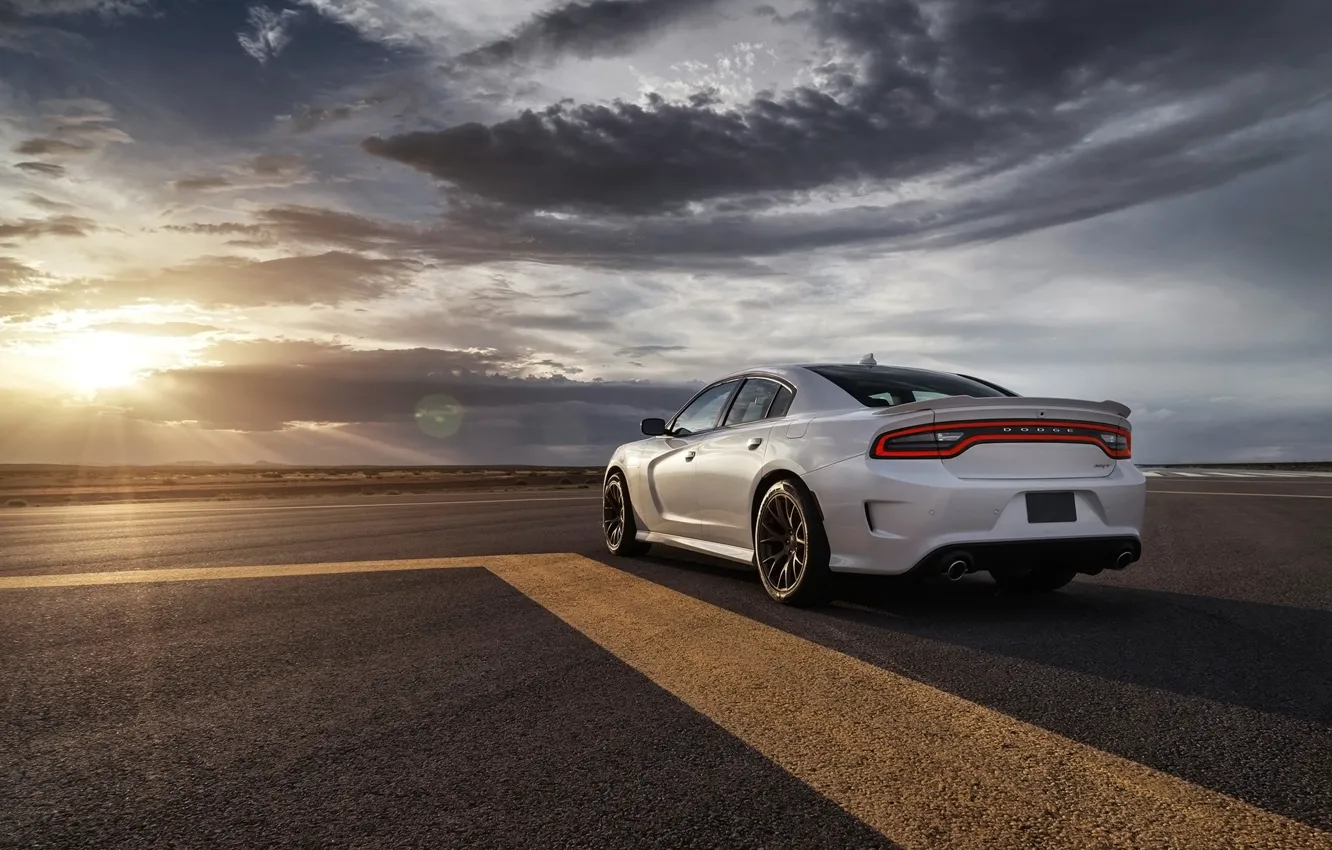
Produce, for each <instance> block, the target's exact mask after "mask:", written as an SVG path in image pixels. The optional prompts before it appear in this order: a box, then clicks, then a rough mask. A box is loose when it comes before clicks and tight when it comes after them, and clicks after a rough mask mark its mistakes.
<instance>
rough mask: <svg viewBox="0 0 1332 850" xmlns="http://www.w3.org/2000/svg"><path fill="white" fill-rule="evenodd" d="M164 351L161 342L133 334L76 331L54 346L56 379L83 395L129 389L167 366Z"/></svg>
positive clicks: (52, 350)
mask: <svg viewBox="0 0 1332 850" xmlns="http://www.w3.org/2000/svg"><path fill="white" fill-rule="evenodd" d="M161 349H162V345H161V341H160V340H152V339H147V338H145V337H138V336H133V335H131V334H121V333H97V332H82V333H79V332H75V333H72V334H70V335H69V336H68V337H66V338H65V339H63V340H61V341H59V342H57V343H54V344H53V345H52V346H51V353H52V355H53V356H52V360H53V366H54V368H53V371H54V373H55V374H54V375H53V377H54V378H55V379H56V380H58V381H60V382H61V383H62V384H64V385H65V386H66V387H67V388H68V389H70V390H72V391H73V392H75V393H77V394H79V395H83V396H92V395H95V394H96V393H97V392H99V391H101V390H109V389H115V388H118V387H127V386H130V385H132V384H133V383H134V382H135V381H137V380H138V379H139V378H140V377H141V376H142V375H144V374H146V373H148V372H150V371H152V370H153V369H155V368H163V367H164V366H165V365H167V364H166V362H164V361H166V357H164V353H163V352H162V350H161Z"/></svg>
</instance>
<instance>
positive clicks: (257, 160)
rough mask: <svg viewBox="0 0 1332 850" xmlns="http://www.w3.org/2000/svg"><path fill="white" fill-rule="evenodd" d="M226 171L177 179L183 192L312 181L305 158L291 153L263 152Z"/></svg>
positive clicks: (265, 186)
mask: <svg viewBox="0 0 1332 850" xmlns="http://www.w3.org/2000/svg"><path fill="white" fill-rule="evenodd" d="M226 172H227V173H225V174H193V175H190V176H189V177H183V178H181V179H178V180H174V181H172V183H171V186H172V188H174V189H176V190H177V191H180V192H213V191H219V190H229V189H268V188H284V187H287V186H293V185H295V184H297V183H304V182H308V180H309V176H308V175H307V174H306V171H305V166H304V162H303V160H302V159H301V158H300V157H299V156H294V155H289V154H262V155H260V156H256V157H253V158H251V159H248V160H246V161H244V162H241V163H239V164H236V165H233V166H231V167H230V168H228V169H227V170H226Z"/></svg>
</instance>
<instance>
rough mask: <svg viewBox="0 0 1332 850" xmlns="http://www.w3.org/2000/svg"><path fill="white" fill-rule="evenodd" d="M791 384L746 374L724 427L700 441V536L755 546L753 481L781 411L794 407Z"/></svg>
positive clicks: (697, 512) (697, 459) (696, 468)
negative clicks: (753, 539)
mask: <svg viewBox="0 0 1332 850" xmlns="http://www.w3.org/2000/svg"><path fill="white" fill-rule="evenodd" d="M791 396H792V392H791V389H790V388H789V387H787V386H786V385H785V384H783V383H779V382H778V381H775V380H773V379H770V378H758V377H751V378H746V379H745V382H744V384H743V385H742V386H741V387H740V389H739V390H738V391H737V392H736V394H735V398H734V400H733V401H732V402H731V404H730V407H729V408H728V409H727V412H726V417H725V419H723V421H722V427H721V428H719V429H717V430H716V431H715V432H713V433H712V434H709V435H707V436H706V437H705V438H704V439H703V440H702V441H701V442H700V443H699V444H698V448H697V451H698V454H697V456H696V457H695V459H694V461H693V463H694V475H695V490H696V491H697V492H698V504H697V507H696V509H695V519H696V522H697V525H698V531H697V534H698V536H699V538H700V539H702V540H706V541H708V542H711V543H722V544H726V545H728V546H739V547H742V548H746V549H748V548H750V547H751V546H752V545H753V542H752V541H751V540H750V537H751V535H750V530H749V513H750V511H749V508H750V504H749V502H750V495H751V487H752V486H753V482H754V480H755V479H757V478H758V476H759V475H760V473H761V472H762V470H763V463H764V458H765V456H766V454H767V449H768V441H769V439H770V438H771V435H772V429H773V425H774V423H775V422H776V418H775V416H780V415H784V414H785V413H786V409H787V408H788V407H789V406H790V401H791Z"/></svg>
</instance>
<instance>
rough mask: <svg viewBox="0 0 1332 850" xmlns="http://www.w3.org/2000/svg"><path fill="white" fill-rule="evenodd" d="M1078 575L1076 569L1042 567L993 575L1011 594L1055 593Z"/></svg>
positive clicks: (1051, 566) (1004, 571) (1000, 585)
mask: <svg viewBox="0 0 1332 850" xmlns="http://www.w3.org/2000/svg"><path fill="white" fill-rule="evenodd" d="M1077 574H1078V571H1077V569H1076V568H1075V567H1061V566H1054V565H1048V564H1046V565H1040V566H1035V567H1031V568H1030V569H1026V570H1002V571H999V572H995V573H991V575H993V576H994V580H995V581H996V582H997V583H998V584H999V587H1000V588H1002V589H1003V590H1005V591H1008V592H1009V593H1053V592H1054V591H1056V590H1059V589H1060V588H1062V587H1064V586H1065V585H1067V584H1068V583H1069V582H1071V581H1072V580H1073V579H1074V578H1075V577H1076V576H1077Z"/></svg>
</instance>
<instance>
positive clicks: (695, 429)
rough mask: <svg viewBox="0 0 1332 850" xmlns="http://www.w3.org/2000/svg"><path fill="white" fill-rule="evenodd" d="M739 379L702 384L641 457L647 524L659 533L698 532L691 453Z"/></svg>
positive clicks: (686, 534) (714, 425)
mask: <svg viewBox="0 0 1332 850" xmlns="http://www.w3.org/2000/svg"><path fill="white" fill-rule="evenodd" d="M739 385H740V381H739V380H732V381H725V382H723V383H719V384H715V385H713V386H710V387H708V388H706V389H704V390H703V391H702V392H700V393H699V394H698V395H696V396H694V398H693V399H691V400H690V401H689V403H688V404H686V405H685V406H684V407H683V408H682V409H681V410H680V412H679V413H677V414H676V415H675V418H674V419H672V420H671V421H670V422H668V423H666V428H667V433H666V434H664V435H663V436H660V437H657V438H656V442H655V444H654V445H653V446H652V447H651V448H650V449H649V454H648V456H646V457H644V458H643V468H644V478H645V480H646V482H647V485H648V495H649V498H650V500H651V501H650V504H649V506H648V507H649V510H650V511H651V512H652V513H653V514H655V516H653V517H650V518H647V524H648V528H649V529H651V530H652V531H656V532H660V533H663V534H676V535H680V536H683V537H695V536H697V522H696V521H695V519H694V515H695V513H696V511H697V507H698V494H697V491H696V489H695V486H694V478H695V476H694V458H695V456H696V455H697V453H698V445H699V443H701V442H702V441H703V440H704V439H706V438H707V436H708V435H709V434H711V433H713V432H714V431H715V430H716V428H717V425H718V423H719V422H720V421H721V416H722V413H723V412H725V410H726V408H727V403H728V402H729V401H730V399H731V394H732V393H734V392H735V389H736V387H738V386H739Z"/></svg>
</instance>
